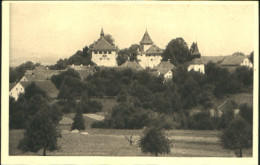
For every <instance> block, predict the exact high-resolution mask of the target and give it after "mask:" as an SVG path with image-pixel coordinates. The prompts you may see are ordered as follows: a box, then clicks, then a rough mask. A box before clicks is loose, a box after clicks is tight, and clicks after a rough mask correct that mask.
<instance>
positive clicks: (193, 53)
mask: <svg viewBox="0 0 260 165" xmlns="http://www.w3.org/2000/svg"><path fill="white" fill-rule="evenodd" d="M191 54H192V55H200V52H199V48H198V44H197V42H196V43H193V46H192V50H191Z"/></svg>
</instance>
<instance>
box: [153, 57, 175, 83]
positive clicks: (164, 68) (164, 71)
mask: <svg viewBox="0 0 260 165" xmlns="http://www.w3.org/2000/svg"><path fill="white" fill-rule="evenodd" d="M174 68H175V66H174V65H173V64H172V63H171V62H170V60H168V61H161V62H160V63H159V64H158V65H157V66H155V67H154V69H155V70H156V71H157V74H158V76H160V75H163V77H164V80H165V81H167V80H170V79H172V76H173V72H172V69H174Z"/></svg>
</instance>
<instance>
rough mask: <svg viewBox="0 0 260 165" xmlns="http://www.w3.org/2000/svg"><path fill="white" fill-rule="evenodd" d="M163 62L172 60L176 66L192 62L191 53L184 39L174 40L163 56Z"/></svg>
mask: <svg viewBox="0 0 260 165" xmlns="http://www.w3.org/2000/svg"><path fill="white" fill-rule="evenodd" d="M162 57H163V60H168V59H170V61H171V63H173V64H174V65H175V66H176V65H178V64H183V63H185V62H187V61H190V60H191V53H190V50H189V48H188V45H187V43H186V42H185V41H184V39H183V38H176V39H172V40H171V41H170V42H169V43H168V45H167V46H166V49H165V50H164V52H163V54H162Z"/></svg>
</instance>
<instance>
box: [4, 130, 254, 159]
mask: <svg viewBox="0 0 260 165" xmlns="http://www.w3.org/2000/svg"><path fill="white" fill-rule="evenodd" d="M84 132H88V135H84V134H81V133H71V132H70V131H69V130H62V138H61V139H59V140H58V144H59V146H61V148H60V149H59V150H57V151H54V152H47V155H54V156H151V155H150V154H144V153H142V152H141V150H140V148H139V147H138V142H136V143H134V144H133V145H132V146H130V145H129V143H128V141H126V140H125V135H130V134H131V132H132V130H117V129H91V128H87V129H86V130H85V131H84ZM219 133H220V132H219V131H194V130H192V131H190V130H170V131H167V135H168V136H170V139H171V140H172V147H171V152H170V154H169V155H161V156H174V157H180V156H181V157H234V156H235V155H234V152H233V151H231V150H226V149H223V148H222V147H221V145H220V144H219V142H218V138H217V137H218V135H219ZM134 135H135V136H134V138H135V139H139V138H140V136H141V135H142V130H134ZM22 136H23V130H11V131H10V144H9V147H10V148H9V153H10V155H41V154H42V151H39V152H38V153H22V152H21V151H20V150H19V149H17V147H16V146H17V145H18V142H19V140H20V139H21V138H22ZM244 156H252V151H251V149H249V150H246V151H245V153H244Z"/></svg>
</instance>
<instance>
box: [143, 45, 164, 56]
mask: <svg viewBox="0 0 260 165" xmlns="http://www.w3.org/2000/svg"><path fill="white" fill-rule="evenodd" d="M162 53H163V50H162V49H161V48H159V47H158V46H156V45H152V46H151V47H150V48H149V49H147V50H146V52H145V54H162Z"/></svg>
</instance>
